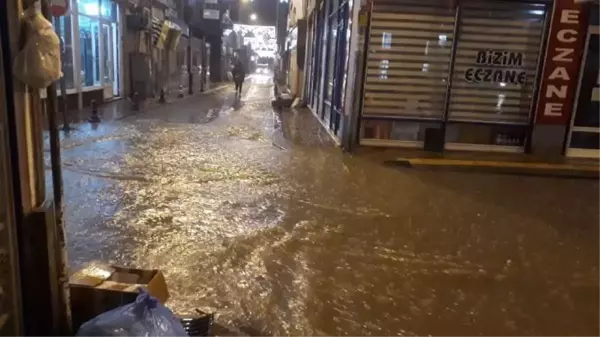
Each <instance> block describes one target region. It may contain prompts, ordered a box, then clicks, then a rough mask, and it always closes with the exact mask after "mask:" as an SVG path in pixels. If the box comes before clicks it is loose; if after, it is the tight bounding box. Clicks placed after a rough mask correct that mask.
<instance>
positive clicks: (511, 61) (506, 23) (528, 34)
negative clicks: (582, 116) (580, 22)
mask: <svg viewBox="0 0 600 337" xmlns="http://www.w3.org/2000/svg"><path fill="white" fill-rule="evenodd" d="M461 4H462V6H463V11H462V12H461V18H460V20H461V24H460V35H459V40H458V43H457V47H456V60H455V65H454V73H453V75H452V76H453V82H452V88H451V100H450V110H449V119H450V120H455V121H465V122H468V121H473V122H489V123H496V122H497V123H511V124H527V123H529V114H530V111H531V106H532V104H534V102H533V91H534V82H535V78H536V72H537V69H538V56H539V51H540V43H541V37H542V33H543V25H544V14H545V6H544V5H540V4H532V3H512V2H511V3H503V2H482V1H464V2H461ZM441 40H443V39H442V38H441V37H440V41H441Z"/></svg>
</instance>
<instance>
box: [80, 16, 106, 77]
mask: <svg viewBox="0 0 600 337" xmlns="http://www.w3.org/2000/svg"><path fill="white" fill-rule="evenodd" d="M99 36H100V28H99V22H98V19H96V18H92V17H88V16H84V15H81V14H80V15H79V38H80V40H81V42H80V44H81V82H82V85H83V86H84V87H90V86H96V85H101V82H100V50H99V41H98V40H99Z"/></svg>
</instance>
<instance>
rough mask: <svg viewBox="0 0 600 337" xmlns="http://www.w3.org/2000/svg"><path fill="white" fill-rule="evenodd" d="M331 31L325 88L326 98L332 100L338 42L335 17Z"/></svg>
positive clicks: (330, 27)
mask: <svg viewBox="0 0 600 337" xmlns="http://www.w3.org/2000/svg"><path fill="white" fill-rule="evenodd" d="M329 33H330V37H331V38H330V39H329V45H328V49H329V51H328V52H327V58H328V59H327V77H326V80H325V81H326V82H325V83H327V87H326V88H325V99H326V100H331V97H332V95H333V81H334V73H335V72H334V69H335V49H336V48H335V46H336V43H337V22H336V21H335V19H334V18H332V19H331V20H330V21H329Z"/></svg>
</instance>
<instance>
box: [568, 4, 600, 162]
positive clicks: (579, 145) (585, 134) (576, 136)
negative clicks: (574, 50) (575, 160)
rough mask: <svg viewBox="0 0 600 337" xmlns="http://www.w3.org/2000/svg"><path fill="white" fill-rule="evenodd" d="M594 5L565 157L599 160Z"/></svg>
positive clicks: (598, 32) (599, 53)
mask: <svg viewBox="0 0 600 337" xmlns="http://www.w3.org/2000/svg"><path fill="white" fill-rule="evenodd" d="M598 7H599V6H598V5H595V6H594V8H592V10H591V11H590V20H589V22H590V25H589V28H588V34H587V39H586V42H585V49H584V50H585V51H584V55H583V61H582V64H583V66H582V67H581V74H580V77H579V87H578V88H577V94H576V96H575V106H574V108H573V111H574V112H573V117H572V120H571V127H570V129H569V136H568V138H567V150H566V155H567V156H569V157H582V158H599V157H600V114H599V113H598V111H599V109H600V73H599V72H598V68H599V67H598V62H599V58H600V50H599V49H600V48H599V44H600V41H599V39H600V26H599V21H600V20H599V19H598V17H599V13H598V11H599V10H600V9H599V8H598Z"/></svg>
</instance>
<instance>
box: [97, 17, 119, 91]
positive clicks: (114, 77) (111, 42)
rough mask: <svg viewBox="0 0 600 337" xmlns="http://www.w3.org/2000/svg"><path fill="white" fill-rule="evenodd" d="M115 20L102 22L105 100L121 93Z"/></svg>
mask: <svg viewBox="0 0 600 337" xmlns="http://www.w3.org/2000/svg"><path fill="white" fill-rule="evenodd" d="M117 33H118V32H117V25H116V23H114V22H106V21H102V22H101V28H100V34H101V35H102V36H101V41H102V55H101V60H102V86H103V87H104V100H110V99H112V98H114V97H115V96H118V95H119V78H118V74H119V68H118V60H119V57H118V55H119V54H118V53H119V50H118V43H117V41H118V34H117Z"/></svg>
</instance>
